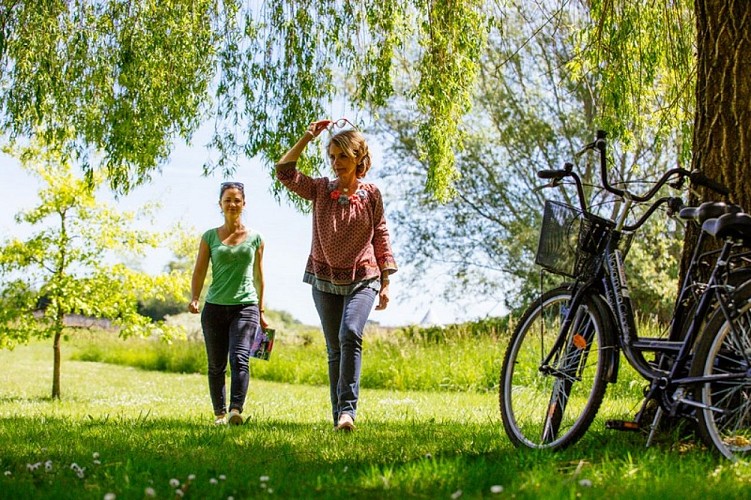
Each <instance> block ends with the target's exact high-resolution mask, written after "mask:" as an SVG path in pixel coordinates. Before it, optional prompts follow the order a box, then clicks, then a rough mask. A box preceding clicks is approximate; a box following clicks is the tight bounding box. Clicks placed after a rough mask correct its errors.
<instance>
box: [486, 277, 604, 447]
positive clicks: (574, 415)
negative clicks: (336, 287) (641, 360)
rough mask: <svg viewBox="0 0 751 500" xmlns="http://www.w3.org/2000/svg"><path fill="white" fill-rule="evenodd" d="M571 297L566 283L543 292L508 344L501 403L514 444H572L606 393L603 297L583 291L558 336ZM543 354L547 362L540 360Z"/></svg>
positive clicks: (500, 395)
mask: <svg viewBox="0 0 751 500" xmlns="http://www.w3.org/2000/svg"><path fill="white" fill-rule="evenodd" d="M570 301H571V291H570V289H569V288H568V287H565V286H563V287H559V288H555V289H553V290H550V291H549V292H547V293H545V294H543V296H542V297H541V298H540V299H538V300H537V301H536V302H535V303H534V304H532V305H531V306H530V307H529V308H528V309H527V311H526V312H525V313H524V315H523V316H522V318H521V321H520V322H519V324H518V326H517V327H516V329H515V330H514V333H513V335H512V337H511V341H510V342H509V346H508V348H507V349H506V354H505V356H504V359H503V365H502V368H501V380H500V393H499V403H500V409H501V417H502V419H503V426H504V429H505V431H506V434H507V435H508V437H509V438H510V439H511V441H512V442H513V443H514V445H515V446H526V447H529V448H549V449H561V448H565V447H566V446H570V445H571V444H573V443H575V442H576V441H577V440H579V439H580V438H581V437H582V436H583V435H584V433H585V432H586V431H587V429H588V428H589V426H590V424H591V423H592V420H593V419H594V418H595V415H596V414H597V411H598V410H599V408H600V404H601V403H602V400H603V397H604V396H605V389H606V387H607V373H608V371H607V370H608V366H607V365H608V362H607V359H609V358H607V357H606V355H605V353H606V349H605V348H606V347H609V346H610V343H609V342H608V341H607V339H608V338H609V337H607V335H608V333H607V332H609V331H612V328H611V325H610V321H609V319H607V316H606V315H605V313H603V309H602V301H601V299H600V301H598V300H597V299H596V298H594V297H592V296H590V297H587V298H586V299H585V300H584V301H583V302H582V304H581V305H580V306H579V307H578V308H577V310H576V311H574V321H573V323H572V326H571V328H570V329H569V332H568V333H567V334H566V336H565V338H564V339H562V341H561V342H556V340H557V339H558V337H559V335H560V333H561V332H560V327H561V323H562V322H563V320H564V318H565V317H566V314H567V312H568V309H569V302H570ZM546 358H547V359H549V360H550V362H549V364H548V365H547V366H542V363H543V360H545V359H546Z"/></svg>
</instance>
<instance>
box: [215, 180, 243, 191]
mask: <svg viewBox="0 0 751 500" xmlns="http://www.w3.org/2000/svg"><path fill="white" fill-rule="evenodd" d="M221 188H222V190H225V189H229V188H237V189H240V190H241V191H244V190H245V184H243V183H242V182H222V184H221Z"/></svg>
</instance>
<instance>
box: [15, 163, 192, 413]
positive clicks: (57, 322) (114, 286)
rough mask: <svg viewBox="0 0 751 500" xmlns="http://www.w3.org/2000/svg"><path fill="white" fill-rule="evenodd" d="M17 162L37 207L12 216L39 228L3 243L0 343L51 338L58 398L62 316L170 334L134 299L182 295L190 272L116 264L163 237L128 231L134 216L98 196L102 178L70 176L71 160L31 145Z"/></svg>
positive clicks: (126, 333) (122, 330) (136, 331)
mask: <svg viewBox="0 0 751 500" xmlns="http://www.w3.org/2000/svg"><path fill="white" fill-rule="evenodd" d="M21 162H22V166H23V167H24V168H25V169H26V170H27V171H29V172H31V173H33V174H35V175H36V176H37V177H39V178H40V179H41V180H42V182H43V184H44V185H43V187H42V188H41V190H40V191H39V195H38V203H37V205H36V206H35V207H34V208H32V209H30V210H27V211H24V212H21V213H19V214H17V215H16V222H17V223H18V224H28V225H31V226H33V227H34V228H39V229H38V230H37V231H36V232H35V233H33V234H32V236H30V237H29V238H28V239H26V240H25V241H21V240H18V239H10V240H8V241H6V242H4V244H3V245H2V246H0V273H1V274H0V301H2V307H0V348H11V349H12V348H13V347H15V346H16V345H17V344H19V343H26V342H28V341H29V340H30V339H31V338H52V339H53V349H54V369H53V381H52V398H58V399H59V398H60V362H61V355H60V354H61V352H60V342H61V339H62V337H63V331H64V327H65V323H64V320H65V316H66V315H69V314H74V313H75V314H82V315H85V316H89V317H93V318H104V319H109V320H111V321H112V323H113V325H115V326H116V327H117V328H119V332H120V335H121V336H123V337H126V336H129V335H134V334H138V335H147V334H152V333H155V332H156V333H161V334H163V335H165V336H166V337H167V338H169V336H170V335H172V334H173V333H175V332H173V331H170V329H169V328H168V327H167V326H165V325H164V324H160V323H157V324H151V320H150V318H148V317H145V316H141V315H139V314H138V313H137V306H138V301H139V299H141V298H143V297H155V298H162V299H163V298H166V297H180V296H181V294H184V292H185V290H187V288H188V285H187V283H188V275H187V273H186V272H184V271H172V272H170V273H169V274H162V275H158V276H150V275H148V274H145V273H141V272H136V271H133V270H131V269H128V268H127V267H126V266H124V265H122V264H118V263H115V258H114V257H115V256H116V254H117V252H118V251H127V252H128V253H129V255H130V256H131V257H132V256H133V255H143V253H144V251H145V250H146V249H147V248H149V247H154V246H156V245H157V244H158V243H159V242H160V240H161V239H162V238H161V237H159V236H157V235H156V234H155V233H152V232H149V231H142V230H135V229H133V228H132V227H131V224H132V222H133V221H134V220H135V218H136V215H135V214H134V213H132V212H118V211H117V210H115V209H114V208H113V207H112V206H110V205H108V204H106V203H103V202H101V201H98V200H97V199H96V195H95V193H96V188H97V187H98V186H99V185H100V184H101V182H102V179H101V177H100V176H94V177H92V178H90V179H87V180H83V179H80V178H77V177H75V176H74V175H73V173H72V169H71V167H70V165H69V163H68V162H67V161H65V160H62V159H61V156H60V155H58V154H56V153H54V152H51V151H41V150H33V149H28V150H26V151H24V153H23V154H22V155H21ZM183 298H184V297H183ZM42 304H44V307H43V308H42V307H40V305H42Z"/></svg>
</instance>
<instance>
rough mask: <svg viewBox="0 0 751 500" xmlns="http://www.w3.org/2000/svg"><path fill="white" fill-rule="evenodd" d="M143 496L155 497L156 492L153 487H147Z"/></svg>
mask: <svg viewBox="0 0 751 500" xmlns="http://www.w3.org/2000/svg"><path fill="white" fill-rule="evenodd" d="M143 494H144V495H145V496H147V497H155V496H156V491H155V490H154V488H152V487H151V486H149V487H147V488H146V489H145V490H143Z"/></svg>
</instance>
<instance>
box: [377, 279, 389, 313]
mask: <svg viewBox="0 0 751 500" xmlns="http://www.w3.org/2000/svg"><path fill="white" fill-rule="evenodd" d="M388 305H389V286H388V284H385V285H383V284H382V285H381V291H380V292H378V304H377V305H376V311H382V310H384V309H386V306H388Z"/></svg>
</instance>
